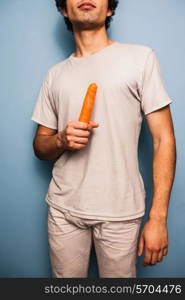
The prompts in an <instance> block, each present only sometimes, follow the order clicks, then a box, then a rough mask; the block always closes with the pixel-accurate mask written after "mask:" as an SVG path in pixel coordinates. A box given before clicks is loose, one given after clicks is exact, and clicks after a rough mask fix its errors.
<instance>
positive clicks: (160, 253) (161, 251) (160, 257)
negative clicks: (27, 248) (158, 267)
mask: <svg viewBox="0 0 185 300" xmlns="http://www.w3.org/2000/svg"><path fill="white" fill-rule="evenodd" d="M162 259H163V250H160V251H159V253H158V258H157V261H158V262H160V261H162Z"/></svg>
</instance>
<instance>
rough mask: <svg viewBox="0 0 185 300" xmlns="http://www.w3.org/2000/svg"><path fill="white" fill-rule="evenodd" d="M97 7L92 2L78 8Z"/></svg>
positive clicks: (84, 3)
mask: <svg viewBox="0 0 185 300" xmlns="http://www.w3.org/2000/svg"><path fill="white" fill-rule="evenodd" d="M95 7H96V6H95V5H94V4H93V3H91V2H83V3H82V4H80V5H79V6H78V8H95Z"/></svg>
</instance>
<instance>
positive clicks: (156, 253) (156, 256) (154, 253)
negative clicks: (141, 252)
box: [151, 251, 158, 265]
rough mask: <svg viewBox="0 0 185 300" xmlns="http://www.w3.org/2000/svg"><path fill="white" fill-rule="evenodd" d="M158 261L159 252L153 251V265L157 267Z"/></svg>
mask: <svg viewBox="0 0 185 300" xmlns="http://www.w3.org/2000/svg"><path fill="white" fill-rule="evenodd" d="M157 260H158V252H157V251H153V252H152V256H151V265H155V264H156V263H157Z"/></svg>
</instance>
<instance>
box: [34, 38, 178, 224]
mask: <svg viewBox="0 0 185 300" xmlns="http://www.w3.org/2000/svg"><path fill="white" fill-rule="evenodd" d="M92 82H96V84H97V85H98V90H97V94H96V99H95V105H94V109H93V112H92V116H91V120H92V121H95V122H98V123H99V127H98V128H94V129H93V130H92V131H93V133H92V135H91V137H90V140H89V143H88V144H87V146H86V147H85V148H83V149H81V150H77V151H66V152H64V153H63V154H62V155H61V156H60V157H59V158H58V159H57V160H56V161H55V163H54V167H53V171H52V179H51V181H50V184H49V188H48V192H47V194H46V197H45V200H46V202H47V203H48V204H49V205H51V206H53V207H56V208H58V209H61V210H69V211H70V212H71V214H72V215H74V216H78V217H82V218H88V219H102V220H114V221H116V220H128V219H133V218H137V217H140V216H143V215H144V213H145V196H146V192H145V187H144V183H143V179H142V176H141V174H140V171H139V166H138V139H139V134H140V129H141V123H142V119H143V116H144V115H146V114H148V113H150V112H152V111H155V110H157V109H159V108H162V107H164V106H166V105H168V104H169V103H171V102H172V100H171V99H170V98H169V96H168V94H167V92H166V91H165V88H164V83H163V78H162V74H161V71H160V66H159V62H158V60H157V57H156V55H155V53H154V51H153V49H152V48H150V47H148V46H144V45H136V44H125V43H119V42H114V43H113V44H111V45H108V46H106V47H105V48H103V49H101V50H99V51H97V52H95V53H94V54H92V55H89V56H85V57H75V56H73V53H72V54H71V55H70V56H69V57H68V58H67V59H65V60H63V61H62V62H60V63H58V64H56V65H54V66H52V67H51V68H50V69H49V70H48V72H47V74H46V75H45V78H44V80H43V84H42V87H41V90H40V93H39V96H38V99H37V103H36V105H35V109H34V111H33V114H32V118H31V119H32V120H33V121H35V122H37V123H39V124H41V125H44V126H46V127H49V128H52V129H56V130H58V131H62V130H63V129H64V128H65V127H66V124H67V122H69V121H75V120H76V121H77V120H78V117H79V114H80V111H81V107H82V103H83V100H84V96H85V94H86V90H87V88H88V86H89V84H90V83H92Z"/></svg>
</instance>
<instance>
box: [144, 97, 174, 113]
mask: <svg viewBox="0 0 185 300" xmlns="http://www.w3.org/2000/svg"><path fill="white" fill-rule="evenodd" d="M172 102H173V101H172V99H169V100H167V101H165V102H163V103H160V104H158V105H155V106H153V107H151V108H150V109H148V110H147V111H145V113H144V114H145V116H146V115H147V114H149V113H151V112H153V111H155V110H158V109H160V108H163V107H165V106H166V105H168V104H171V103H172Z"/></svg>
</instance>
